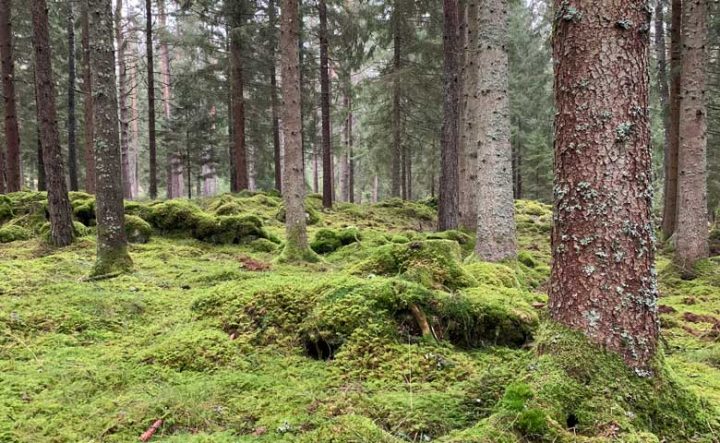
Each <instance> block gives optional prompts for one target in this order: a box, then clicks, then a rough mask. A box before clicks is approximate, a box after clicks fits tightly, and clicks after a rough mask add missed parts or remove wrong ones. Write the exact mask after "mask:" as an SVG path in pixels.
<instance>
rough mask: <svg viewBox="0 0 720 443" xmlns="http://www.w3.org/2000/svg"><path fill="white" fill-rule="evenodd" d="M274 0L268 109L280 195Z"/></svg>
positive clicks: (270, 13) (271, 1) (272, 3)
mask: <svg viewBox="0 0 720 443" xmlns="http://www.w3.org/2000/svg"><path fill="white" fill-rule="evenodd" d="M276 23H277V15H276V12H275V0H268V26H269V27H270V30H271V32H272V34H273V37H272V39H271V42H270V107H271V115H272V135H273V158H274V161H275V189H277V190H278V191H279V192H280V193H282V163H281V161H280V121H279V110H278V96H277V94H278V93H277V67H276V58H275V50H276V49H275V45H276V40H275V35H276V34H275V32H276V31H275V27H276Z"/></svg>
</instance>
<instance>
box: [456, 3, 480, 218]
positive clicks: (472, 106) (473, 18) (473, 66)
mask: <svg viewBox="0 0 720 443" xmlns="http://www.w3.org/2000/svg"><path fill="white" fill-rule="evenodd" d="M466 15H467V17H466V20H467V27H466V32H467V34H466V36H465V65H464V67H463V80H462V88H463V89H462V101H463V108H462V109H461V111H460V112H461V113H462V127H461V129H460V149H459V153H458V166H459V167H458V169H459V179H458V180H459V185H458V188H459V192H458V194H459V197H458V205H459V210H458V211H459V220H458V222H459V224H460V226H461V227H463V228H464V229H467V230H471V231H474V230H475V229H476V228H477V200H476V188H477V170H478V166H477V154H478V147H477V137H478V131H477V129H478V128H477V121H476V115H477V113H478V107H477V106H478V95H477V87H478V78H479V70H478V65H477V62H478V35H479V17H478V0H468V1H467V8H466Z"/></svg>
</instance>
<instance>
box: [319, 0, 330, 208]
mask: <svg viewBox="0 0 720 443" xmlns="http://www.w3.org/2000/svg"><path fill="white" fill-rule="evenodd" d="M318 14H319V16H320V30H319V39H320V110H321V112H322V147H323V207H324V208H332V204H333V196H334V189H333V168H332V161H333V160H332V157H333V153H332V145H331V139H330V68H329V66H328V35H327V32H328V31H327V5H326V4H325V0H319V1H318Z"/></svg>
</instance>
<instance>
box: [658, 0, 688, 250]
mask: <svg viewBox="0 0 720 443" xmlns="http://www.w3.org/2000/svg"><path fill="white" fill-rule="evenodd" d="M682 3H683V2H682V0H672V9H671V24H670V117H669V118H670V127H669V130H668V150H667V155H666V159H665V187H664V191H665V192H664V196H663V200H664V201H663V220H662V231H663V235H664V236H665V238H670V236H672V235H673V233H674V232H675V225H676V223H677V200H678V152H679V149H680V81H681V78H682V58H683V56H682V52H683V48H682V41H681V40H682Z"/></svg>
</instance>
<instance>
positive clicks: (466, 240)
mask: <svg viewBox="0 0 720 443" xmlns="http://www.w3.org/2000/svg"><path fill="white" fill-rule="evenodd" d="M427 239H428V240H452V241H456V242H458V244H459V245H460V247H461V248H462V251H463V253H464V254H469V253H471V252H472V251H473V249H474V248H475V237H474V236H473V235H471V234H469V233H467V232H463V231H459V230H457V229H451V230H449V231H442V232H433V233H432V234H428V235H427Z"/></svg>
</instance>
